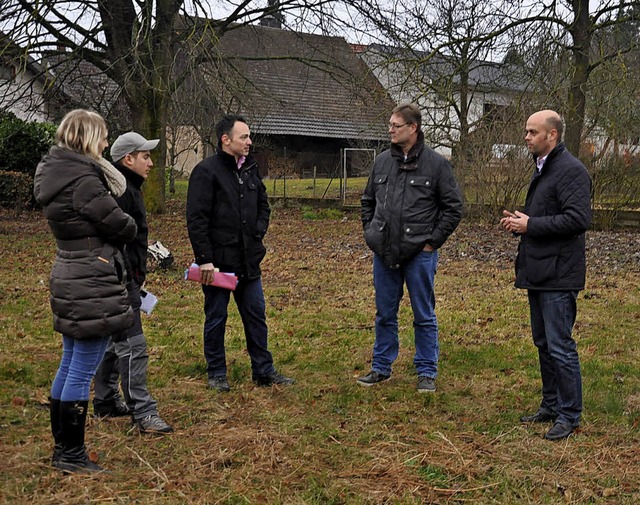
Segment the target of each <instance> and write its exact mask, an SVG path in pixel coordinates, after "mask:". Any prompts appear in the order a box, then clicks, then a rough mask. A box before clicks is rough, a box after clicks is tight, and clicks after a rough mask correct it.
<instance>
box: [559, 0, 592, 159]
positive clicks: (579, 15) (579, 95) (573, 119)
mask: <svg viewBox="0 0 640 505" xmlns="http://www.w3.org/2000/svg"><path fill="white" fill-rule="evenodd" d="M571 5H572V8H573V13H574V20H573V23H572V24H571V26H570V28H569V33H571V37H572V39H573V48H572V49H571V51H572V53H573V60H574V61H573V63H574V70H573V75H572V76H571V86H570V87H569V96H568V103H567V111H566V114H565V123H566V133H565V145H566V146H567V149H568V150H569V151H570V152H571V153H573V154H574V155H575V156H578V155H579V153H580V144H581V141H582V129H583V127H584V117H585V106H586V87H587V81H588V79H589V73H590V66H589V48H590V46H591V36H592V26H591V19H590V18H589V0H572V2H571Z"/></svg>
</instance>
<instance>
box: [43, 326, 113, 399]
mask: <svg viewBox="0 0 640 505" xmlns="http://www.w3.org/2000/svg"><path fill="white" fill-rule="evenodd" d="M109 341H110V338H109V337H103V338H92V339H87V340H84V339H83V340H76V339H74V338H71V337H67V336H65V335H62V360H61V361H60V366H59V367H58V372H57V373H56V377H55V379H53V384H52V385H51V398H53V399H54V400H60V401H63V402H74V401H86V400H89V386H91V381H92V380H93V376H94V375H95V374H96V370H97V369H98V366H99V365H100V362H101V361H102V357H103V356H104V352H105V350H106V348H107V345H108V344H109Z"/></svg>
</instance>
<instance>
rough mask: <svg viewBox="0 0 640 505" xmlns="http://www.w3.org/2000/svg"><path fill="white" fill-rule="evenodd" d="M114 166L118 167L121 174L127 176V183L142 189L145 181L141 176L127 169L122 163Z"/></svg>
mask: <svg viewBox="0 0 640 505" xmlns="http://www.w3.org/2000/svg"><path fill="white" fill-rule="evenodd" d="M113 166H114V167H116V168H117V169H118V170H119V171H120V173H121V174H122V175H124V176H125V178H126V179H127V181H128V182H130V183H131V184H133V185H134V186H135V187H136V188H138V189H140V188H141V187H142V183H143V182H144V180H145V179H144V177H142V176H141V175H140V174H136V173H135V172H134V171H133V170H131V169H130V168H128V167H125V166H124V165H123V164H122V163H114V164H113Z"/></svg>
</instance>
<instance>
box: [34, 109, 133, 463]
mask: <svg viewBox="0 0 640 505" xmlns="http://www.w3.org/2000/svg"><path fill="white" fill-rule="evenodd" d="M56 139H57V141H58V145H57V146H54V147H52V148H51V150H50V151H49V153H48V154H47V155H46V156H45V157H44V158H43V159H42V161H41V163H40V164H39V165H38V168H37V170H36V175H35V179H34V195H35V197H36V200H37V201H38V203H40V204H41V205H42V206H43V207H44V215H45V217H46V218H47V221H48V222H49V226H50V228H51V231H52V232H53V235H54V236H55V238H56V242H57V246H58V249H57V253H56V260H55V263H54V265H53V269H52V271H51V277H50V280H49V288H50V301H51V309H52V311H53V327H54V329H55V330H56V331H59V332H60V333H62V360H61V362H60V367H59V369H58V372H57V374H56V377H55V379H54V381H53V385H52V387H51V431H52V433H53V438H54V441H55V447H54V451H53V458H52V462H53V466H55V467H57V468H59V469H61V470H63V471H66V472H95V471H101V470H102V468H101V467H100V466H98V465H96V464H95V463H93V462H91V461H90V460H89V458H88V456H87V452H86V449H85V445H84V429H85V420H86V415H87V405H88V400H89V386H90V384H91V380H92V379H93V376H94V375H95V373H96V369H97V368H98V365H99V364H100V362H101V361H102V357H103V355H104V352H105V349H106V347H107V344H108V343H109V337H110V336H111V335H113V334H115V333H119V332H121V331H123V330H126V329H127V328H128V327H129V326H131V324H132V322H133V312H132V310H131V306H130V305H129V300H128V296H127V291H126V273H125V268H124V261H123V258H122V253H121V252H120V247H121V246H122V244H124V243H125V242H128V241H130V240H131V239H132V238H133V237H134V236H135V234H136V224H135V222H134V220H133V218H131V216H129V215H128V214H125V213H124V212H123V211H122V210H121V209H120V207H118V204H117V203H116V201H115V199H114V197H118V196H120V195H121V194H122V193H123V192H124V190H125V188H126V180H125V179H124V176H122V174H120V173H119V172H118V171H117V170H116V169H115V168H114V167H113V166H112V165H111V164H110V163H108V162H107V161H106V160H104V159H103V158H102V151H103V150H104V149H105V147H107V145H108V142H107V126H106V124H105V122H104V119H102V117H101V116H100V115H98V114H96V113H94V112H90V111H86V110H81V109H78V110H74V111H71V112H69V113H68V114H67V115H66V116H65V117H64V118H63V120H62V123H60V126H59V127H58V130H57V132H56Z"/></svg>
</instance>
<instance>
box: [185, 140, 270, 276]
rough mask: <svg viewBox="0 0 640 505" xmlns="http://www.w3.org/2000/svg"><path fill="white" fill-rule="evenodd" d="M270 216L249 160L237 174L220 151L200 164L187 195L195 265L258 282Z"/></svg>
mask: <svg viewBox="0 0 640 505" xmlns="http://www.w3.org/2000/svg"><path fill="white" fill-rule="evenodd" d="M270 212H271V211H270V209H269V202H268V200H267V190H266V188H265V186H264V184H263V182H262V178H261V177H260V174H259V173H258V165H257V163H256V162H255V161H254V160H253V159H252V158H251V157H247V159H246V160H245V161H244V164H243V165H242V168H241V169H238V168H237V166H236V161H235V158H234V157H233V156H231V155H229V154H227V153H225V152H224V151H221V150H219V151H218V152H217V153H216V154H215V155H213V156H211V157H209V158H207V159H205V160H203V161H201V162H200V163H198V165H196V167H195V168H194V169H193V172H192V173H191V177H190V178H189V189H188V192H187V228H188V231H189V239H190V241H191V246H192V248H193V253H194V255H195V261H196V263H197V264H198V265H203V264H205V263H213V265H214V266H215V267H217V268H219V269H220V270H221V271H223V272H233V273H235V274H236V275H238V276H240V277H246V278H248V279H256V278H258V277H260V262H261V261H262V259H263V258H264V256H265V253H266V249H265V247H264V245H263V243H262V238H263V237H264V235H265V233H266V232H267V228H268V226H269V215H270Z"/></svg>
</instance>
